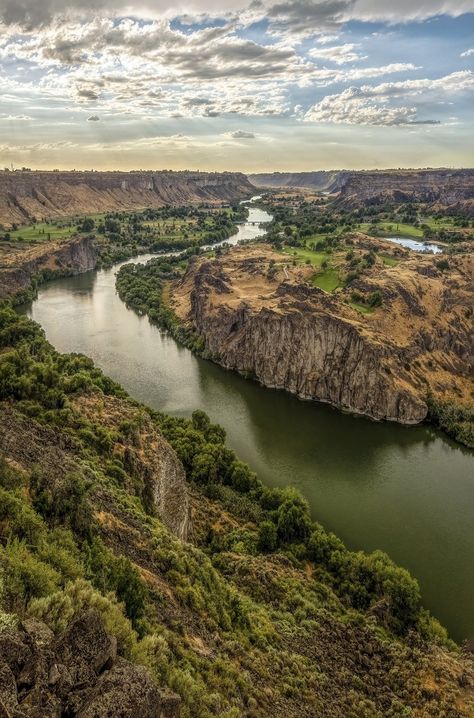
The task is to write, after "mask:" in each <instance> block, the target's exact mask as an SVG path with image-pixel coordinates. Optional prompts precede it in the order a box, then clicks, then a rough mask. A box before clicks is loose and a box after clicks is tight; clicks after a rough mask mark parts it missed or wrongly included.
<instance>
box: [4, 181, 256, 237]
mask: <svg viewBox="0 0 474 718" xmlns="http://www.w3.org/2000/svg"><path fill="white" fill-rule="evenodd" d="M254 191H255V188H254V187H252V185H251V184H250V183H249V181H248V180H247V178H246V177H245V176H244V175H243V174H239V173H232V172H221V173H218V172H215V173H206V172H0V225H4V226H5V227H10V226H11V225H12V224H13V223H16V224H28V223H30V222H31V221H39V220H44V219H48V218H51V217H64V216H70V215H77V214H86V213H87V214H93V213H96V212H110V211H114V210H120V211H124V210H133V209H137V208H143V207H162V206H164V205H167V204H190V203H193V202H216V201H226V202H229V201H233V200H239V199H244V198H246V197H248V196H250V195H251V194H252V192H254Z"/></svg>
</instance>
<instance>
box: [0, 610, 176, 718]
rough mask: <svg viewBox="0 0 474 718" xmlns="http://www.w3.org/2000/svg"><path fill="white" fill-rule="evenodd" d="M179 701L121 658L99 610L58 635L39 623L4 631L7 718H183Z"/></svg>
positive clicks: (2, 681) (0, 688) (1, 664)
mask: <svg viewBox="0 0 474 718" xmlns="http://www.w3.org/2000/svg"><path fill="white" fill-rule="evenodd" d="M179 714H180V699H179V697H178V696H176V695H174V694H171V693H169V692H168V691H163V690H161V689H160V688H158V686H156V685H155V684H154V683H153V681H152V680H151V678H150V676H149V675H148V673H147V671H146V670H145V669H144V668H142V667H140V666H135V665H133V664H132V663H129V662H128V661H126V660H124V659H122V658H118V657H117V641H116V639H115V638H114V637H113V636H110V635H108V634H107V633H106V630H105V626H104V623H103V620H102V618H101V616H100V614H99V613H98V612H97V611H95V610H92V609H91V610H88V611H84V612H83V613H82V614H80V615H78V616H77V617H76V618H75V619H74V620H73V621H72V623H71V624H70V625H69V626H68V628H67V629H66V631H64V632H63V633H62V634H61V635H60V636H59V637H57V638H55V636H54V634H53V633H52V631H51V630H50V629H49V628H48V626H47V625H46V624H44V623H42V622H40V621H37V620H36V619H27V620H25V621H24V622H23V624H22V625H21V626H20V627H19V628H10V627H9V628H4V629H3V630H1V631H0V715H1V716H2V718H59V716H69V718H104V716H121V718H138V717H140V718H179Z"/></svg>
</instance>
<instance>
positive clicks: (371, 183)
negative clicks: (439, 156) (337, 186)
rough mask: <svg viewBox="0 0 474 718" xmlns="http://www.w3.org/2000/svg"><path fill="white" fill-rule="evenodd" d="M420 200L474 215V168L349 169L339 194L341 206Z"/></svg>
mask: <svg viewBox="0 0 474 718" xmlns="http://www.w3.org/2000/svg"><path fill="white" fill-rule="evenodd" d="M385 202H390V203H395V204H401V203H404V202H417V203H419V202H421V203H424V204H427V205H429V206H430V207H432V208H433V209H444V210H446V209H448V210H449V211H450V212H451V213H454V214H462V215H466V216H471V217H472V216H474V170H472V169H460V170H453V169H433V170H399V171H398V170H390V171H383V170H382V171H378V172H377V171H374V172H350V173H348V174H347V177H346V178H345V181H344V183H343V185H342V188H341V192H340V195H339V203H340V204H341V205H342V206H345V207H350V208H356V207H363V206H367V205H376V204H384V203H385Z"/></svg>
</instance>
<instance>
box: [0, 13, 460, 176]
mask: <svg viewBox="0 0 474 718" xmlns="http://www.w3.org/2000/svg"><path fill="white" fill-rule="evenodd" d="M473 100H474V0H396V1H395V0H253V1H250V3H249V2H246V0H202V1H201V0H136V1H135V2H133V1H132V0H0V167H5V166H10V165H11V164H12V163H13V166H14V167H15V168H18V167H22V166H27V167H32V168H35V169H55V168H57V169H71V168H76V169H97V170H100V169H104V170H107V169H121V170H129V169H156V170H158V169H192V170H196V169H199V170H206V171H207V170H217V171H222V170H229V171H243V172H247V173H251V172H269V171H292V172H296V171H311V170H320V169H343V168H345V169H364V168H386V167H440V166H443V167H469V166H471V167H472V166H473V165H474V122H473V119H474V101H473Z"/></svg>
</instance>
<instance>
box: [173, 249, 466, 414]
mask: <svg viewBox="0 0 474 718" xmlns="http://www.w3.org/2000/svg"><path fill="white" fill-rule="evenodd" d="M280 259H281V257H280ZM275 260H276V261H277V262H278V255H276V254H275V253H273V252H272V251H271V250H269V249H267V248H264V247H256V248H254V249H252V250H249V249H248V248H246V249H245V250H244V249H241V248H237V249H234V250H232V251H231V252H230V253H229V254H227V255H225V256H224V257H223V258H221V259H214V260H209V259H198V260H195V261H194V262H193V263H192V264H191V265H190V267H189V269H188V272H187V274H186V275H185V277H184V279H183V280H181V281H180V282H179V283H177V285H176V286H175V287H174V288H173V292H172V296H173V305H172V306H173V308H174V310H175V312H176V313H177V315H178V317H179V318H180V319H181V320H182V321H184V322H187V323H188V325H190V326H191V327H192V328H193V329H194V330H195V331H196V332H197V333H198V334H199V335H200V336H202V337H203V338H204V340H205V346H206V349H207V351H208V352H209V354H210V355H211V356H212V357H213V358H214V359H215V360H216V361H217V362H218V363H220V364H222V365H223V366H225V367H227V368H229V369H236V370H238V371H240V372H243V373H245V374H248V375H250V376H253V377H255V378H256V379H258V380H259V381H260V382H262V383H263V384H264V385H265V386H268V387H275V388H279V389H286V390H287V391H290V392H292V393H294V394H297V395H298V396H299V397H302V398H305V399H316V400H318V401H323V402H328V403H330V404H332V405H334V406H337V407H339V408H341V409H343V410H346V411H349V412H353V413H358V414H364V415H366V416H369V417H371V418H374V419H387V420H393V421H397V422H401V423H404V424H416V423H418V422H420V421H422V420H423V419H424V418H425V417H426V414H427V405H426V403H425V398H426V395H427V385H426V379H425V378H424V376H423V372H418V370H417V369H416V368H415V369H414V367H413V364H414V363H415V364H416V363H417V362H418V363H419V364H420V366H421V364H422V363H423V362H424V361H425V360H426V361H427V362H431V363H432V364H433V359H434V362H435V363H434V365H433V368H432V370H431V371H432V372H433V375H434V376H436V368H438V370H439V374H438V378H439V380H440V385H441V386H443V385H446V382H447V385H449V386H452V383H453V377H454V376H455V375H459V377H460V381H462V377H467V376H468V373H469V366H470V352H469V339H468V336H469V320H468V319H467V318H466V316H467V315H465V314H463V308H464V309H465V310H468V304H467V303H466V306H465V307H463V303H462V301H461V300H460V301H459V302H458V303H456V302H454V303H453V302H451V304H452V305H453V306H454V305H455V306H456V307H457V308H456V312H458V313H459V316H458V315H457V314H456V317H454V316H452V317H451V320H453V321H455V322H457V323H455V324H454V325H453V324H452V323H451V322H450V321H449V320H448V321H446V322H445V321H442V320H441V319H440V317H443V313H444V319H446V318H447V315H446V312H447V309H446V307H447V304H448V302H449V300H448V295H447V294H446V293H444V292H443V291H442V290H441V289H440V287H438V286H437V284H436V281H434V286H432V287H431V286H428V285H429V282H427V283H426V286H424V287H423V288H421V283H422V282H421V281H416V280H415V279H414V278H413V277H416V278H418V280H419V279H420V278H421V277H422V276H423V275H421V274H418V272H417V270H416V268H414V271H413V275H412V273H411V272H410V273H409V277H410V279H408V278H407V277H405V278H403V277H399V279H398V280H397V281H398V284H397V281H396V280H395V279H393V278H392V280H391V281H388V280H387V284H386V286H385V287H384V285H383V282H380V283H379V284H376V283H374V285H373V286H372V289H374V288H376V287H378V288H379V287H381V288H382V291H384V292H386V294H387V305H388V304H389V302H390V304H391V305H392V306H394V307H395V310H394V312H393V313H392V311H391V308H390V309H387V310H386V311H385V310H384V311H382V312H381V313H380V314H381V316H377V313H376V314H375V315H374V316H373V317H371V318H370V319H368V318H363V317H362V316H361V315H359V314H358V313H357V312H356V311H354V310H353V309H351V307H350V306H348V305H347V304H345V303H344V302H343V301H341V299H340V298H338V296H337V295H331V294H327V293H325V292H323V291H322V290H320V289H318V288H316V287H311V286H310V285H309V284H308V283H307V282H306V280H307V279H308V278H309V276H310V275H311V273H312V271H313V270H312V269H311V268H310V267H302V268H291V267H287V268H285V269H284V272H283V271H279V272H277V274H276V275H275V276H273V275H272V274H271V273H270V272H269V269H270V267H271V266H272V265H271V263H272V262H273V263H275ZM435 274H436V272H435ZM468 274H469V272H467V273H466V275H465V279H464V281H465V282H468ZM270 277H271V278H270ZM410 281H413V284H412V285H410ZM374 282H375V280H374ZM429 290H430V293H431V298H432V299H433V297H436V298H437V300H436V303H434V299H433V304H432V311H431V312H430V315H431V314H432V319H433V323H430V321H427V317H428V309H427V307H426V306H425V305H427V304H428V302H426V301H425V303H424V302H423V300H422V299H421V301H420V296H421V297H422V296H423V292H426V293H428V291H429ZM390 292H391V295H390ZM438 292H440V293H439V294H438ZM427 296H428V294H427ZM467 301H468V300H467V296H466V302H467ZM407 302H408V304H407ZM424 304H425V305H424ZM441 305H443V306H444V307H445V309H444V310H443V309H442V306H441ZM397 307H398V309H397ZM436 314H438V315H439V316H438V320H437V319H436ZM430 318H431V317H430ZM397 325H398V326H400V327H402V328H401V329H400V331H397V329H396V327H397ZM407 328H408V329H407ZM427 373H428V374H429V372H427ZM466 381H467V379H466Z"/></svg>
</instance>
